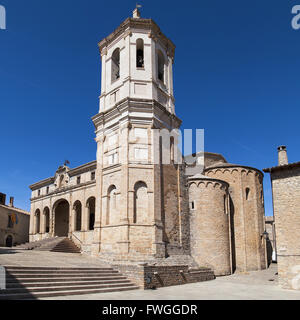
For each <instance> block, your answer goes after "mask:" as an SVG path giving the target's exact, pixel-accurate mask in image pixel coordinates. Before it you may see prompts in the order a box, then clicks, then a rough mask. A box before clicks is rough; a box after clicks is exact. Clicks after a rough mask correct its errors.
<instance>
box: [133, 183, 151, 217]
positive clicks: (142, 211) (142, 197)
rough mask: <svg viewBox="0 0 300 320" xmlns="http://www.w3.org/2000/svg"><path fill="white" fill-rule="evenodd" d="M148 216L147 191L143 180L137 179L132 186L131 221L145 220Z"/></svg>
mask: <svg viewBox="0 0 300 320" xmlns="http://www.w3.org/2000/svg"><path fill="white" fill-rule="evenodd" d="M147 216H148V193H147V185H146V183H145V182H142V181H139V182H137V183H136V184H135V186H134V213H133V223H143V222H146V220H147Z"/></svg>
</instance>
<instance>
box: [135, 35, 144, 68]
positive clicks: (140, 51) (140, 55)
mask: <svg viewBox="0 0 300 320" xmlns="http://www.w3.org/2000/svg"><path fill="white" fill-rule="evenodd" d="M136 67H137V68H144V41H143V39H138V40H137V41H136Z"/></svg>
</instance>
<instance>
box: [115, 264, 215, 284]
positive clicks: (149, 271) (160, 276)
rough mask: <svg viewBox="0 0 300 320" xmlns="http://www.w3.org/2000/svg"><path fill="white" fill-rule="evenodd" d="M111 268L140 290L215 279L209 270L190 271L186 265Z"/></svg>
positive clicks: (121, 266) (120, 266) (120, 265)
mask: <svg viewBox="0 0 300 320" xmlns="http://www.w3.org/2000/svg"><path fill="white" fill-rule="evenodd" d="M113 267H114V268H116V269H118V270H119V271H120V272H121V273H122V274H124V275H126V277H128V279H130V280H131V281H132V282H134V283H135V284H137V285H138V286H139V287H140V288H142V289H153V288H160V287H168V286H176V285H181V284H186V283H194V282H201V281H208V280H213V279H215V275H214V273H213V271H212V270H211V269H208V268H201V269H191V268H189V267H188V266H187V265H172V266H153V265H147V264H144V265H143V264H140V265H133V264H131V265H123V264H119V265H118V264H116V265H113Z"/></svg>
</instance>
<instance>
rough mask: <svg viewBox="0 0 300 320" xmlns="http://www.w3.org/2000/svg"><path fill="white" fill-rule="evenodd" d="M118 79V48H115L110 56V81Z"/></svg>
mask: <svg viewBox="0 0 300 320" xmlns="http://www.w3.org/2000/svg"><path fill="white" fill-rule="evenodd" d="M118 79H120V48H116V49H115V50H114V52H113V54H112V56H111V82H114V81H116V80H118Z"/></svg>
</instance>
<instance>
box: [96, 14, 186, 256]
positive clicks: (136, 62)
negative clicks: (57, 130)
mask: <svg viewBox="0 0 300 320" xmlns="http://www.w3.org/2000/svg"><path fill="white" fill-rule="evenodd" d="M99 49H100V54H101V60H102V78H101V79H102V80H101V96H100V108H99V113H98V114H97V115H96V116H94V117H93V122H94V125H95V128H96V142H97V172H96V181H97V195H98V196H97V200H96V220H95V231H94V242H93V252H94V254H99V253H100V255H101V256H102V257H103V258H107V259H113V260H119V259H120V260H121V259H122V260H126V259H140V260H142V259H146V258H149V257H165V256H166V250H167V249H166V248H167V247H168V246H170V245H171V246H172V250H173V251H174V250H177V249H178V250H179V251H180V250H182V243H181V242H182V239H181V238H180V234H182V230H181V229H180V228H181V227H180V225H181V223H180V221H179V219H180V201H181V200H180V199H181V198H180V196H179V193H180V190H179V184H180V177H179V167H176V166H175V165H172V166H170V168H165V169H164V172H162V171H163V169H162V165H161V160H160V157H159V155H158V160H157V161H156V160H155V159H156V158H157V153H159V152H156V151H157V148H158V147H159V139H158V138H157V136H156V135H154V133H153V130H152V129H154V128H156V129H163V128H165V129H167V130H169V131H170V130H172V129H174V128H175V129H176V128H179V127H180V125H181V120H180V119H179V118H177V117H176V115H175V109H174V96H173V72H172V65H173V62H174V53H175V46H174V44H173V43H172V41H171V40H169V39H168V38H167V37H166V36H165V35H164V34H163V33H162V32H161V30H160V28H159V27H158V26H157V24H156V23H155V22H154V21H153V20H151V19H143V18H141V17H140V13H139V11H138V9H135V10H134V12H133V18H127V19H126V20H125V21H124V22H122V23H121V25H120V26H119V27H118V28H117V29H116V30H115V31H114V32H113V33H111V34H110V35H109V36H107V37H106V38H105V39H103V40H102V41H100V43H99ZM166 175H168V176H169V178H168V179H169V181H165V180H164V177H165V176H166ZM173 180H174V181H173ZM170 186H171V187H170ZM172 188H173V189H174V190H173V189H172ZM178 190H179V191H178ZM166 207H168V209H166ZM174 248H175V249H174ZM167 254H169V253H167Z"/></svg>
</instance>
